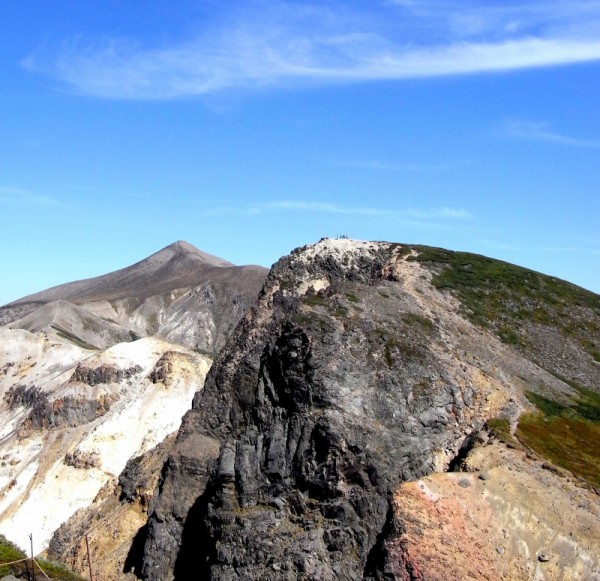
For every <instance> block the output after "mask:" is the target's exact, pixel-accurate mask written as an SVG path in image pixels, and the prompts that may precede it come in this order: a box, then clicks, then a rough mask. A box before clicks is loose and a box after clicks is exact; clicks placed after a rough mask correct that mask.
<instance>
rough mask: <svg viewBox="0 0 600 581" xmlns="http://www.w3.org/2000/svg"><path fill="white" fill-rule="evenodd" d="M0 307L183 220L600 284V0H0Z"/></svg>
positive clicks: (243, 236)
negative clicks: (480, 258)
mask: <svg viewBox="0 0 600 581" xmlns="http://www.w3.org/2000/svg"><path fill="white" fill-rule="evenodd" d="M0 22H1V23H2V35H1V36H0V43H1V50H0V75H1V78H0V107H1V111H2V115H1V117H0V215H1V216H2V227H1V228H0V244H1V247H2V249H3V252H2V256H3V260H2V266H3V274H2V278H1V279H0V280H1V284H0V304H3V303H6V302H8V301H10V300H14V299H17V298H19V297H21V296H24V295H26V294H29V293H32V292H35V291H38V290H42V289H44V288H47V287H49V286H52V285H55V284H59V283H62V282H67V281H70V280H76V279H81V278H86V277H91V276H96V275H100V274H104V273H105V272H109V271H111V270H115V269H117V268H121V267H124V266H127V265H129V264H132V263H133V262H135V261H137V260H140V259H142V258H144V257H146V256H148V255H149V254H151V253H153V252H155V251H156V250H158V249H160V248H162V247H163V246H166V245H167V244H170V243H171V242H174V241H176V240H180V239H183V240H187V241H188V242H191V243H192V244H194V245H196V246H198V247H199V248H201V249H203V250H205V251H207V252H210V253H213V254H217V255H219V256H222V257H223V258H226V259H228V260H231V261H233V262H235V263H239V264H245V263H255V264H263V265H265V266H269V265H270V264H271V263H273V262H274V261H276V260H277V259H278V258H279V257H280V256H281V255H283V254H287V253H288V252H289V251H290V250H292V249H293V248H294V247H296V246H300V245H303V244H306V243H310V242H314V241H316V240H318V239H319V238H320V237H322V236H331V237H334V236H336V235H338V234H346V235H349V236H350V237H352V238H358V239H373V240H390V241H396V242H409V243H421V244H429V245H434V246H442V247H446V248H450V249H454V250H466V251H471V252H477V253H481V254H485V255H488V256H493V257H496V258H501V259H503V260H508V261H510V262H514V263H517V264H521V265H524V266H527V267H529V268H533V269H535V270H540V271H542V272H546V273H548V274H552V275H555V276H559V277H561V278H565V279H567V280H570V281H572V282H575V283H576V284H579V285H582V286H584V287H586V288H589V289H591V290H594V291H595V292H600V268H598V265H599V264H600V227H599V226H600V218H599V216H600V106H599V103H600V0H597V1H595V0H590V1H585V0H582V1H578V0H574V1H569V2H566V1H565V2H563V1H556V0H547V1H544V2H529V3H524V2H519V3H511V2H507V1H503V2H496V1H487V2H483V1H478V2H475V1H473V2H466V1H463V2H453V1H446V2H441V1H440V2H438V1H436V0H431V1H429V0H425V1H419V0H381V1H377V0H372V1H369V2H365V1H362V2H358V1H346V2H337V1H333V0H331V1H323V0H321V1H316V2H303V1H294V2H283V1H281V2H277V1H272V0H262V1H251V0H250V1H246V2H236V1H232V2H226V3H225V2H217V1H198V2H191V1H169V2H167V1H166V0H165V1H154V2H146V3H142V2H137V1H129V0H102V1H92V0H77V1H75V0H65V1H64V2H55V1H54V0H35V1H33V0H28V1H24V2H4V3H3V5H2V7H0Z"/></svg>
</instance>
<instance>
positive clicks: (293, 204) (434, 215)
mask: <svg viewBox="0 0 600 581" xmlns="http://www.w3.org/2000/svg"><path fill="white" fill-rule="evenodd" d="M278 211H279V212H281V211H290V212H312V213H318V214H338V215H346V216H363V217H369V216H373V217H389V218H403V219H407V220H436V221H455V220H471V219H472V218H473V216H472V214H471V213H470V212H469V211H468V210H466V209H464V208H448V207H442V208H431V209H418V208H405V209H401V210H397V209H391V208H377V207H371V206H346V205H342V204H337V203H333V202H314V201H307V200H275V201H271V202H265V203H262V204H255V205H251V206H247V207H237V208H216V209H215V210H212V211H209V212H208V214H210V215H220V214H231V213H237V214H251V215H258V214H266V213H269V212H278Z"/></svg>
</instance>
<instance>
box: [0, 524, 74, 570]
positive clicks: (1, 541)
mask: <svg viewBox="0 0 600 581" xmlns="http://www.w3.org/2000/svg"><path fill="white" fill-rule="evenodd" d="M26 558H27V555H26V554H25V553H24V552H23V551H21V549H19V548H18V547H17V546H16V545H14V544H13V543H11V542H10V541H8V540H7V539H6V538H5V537H4V536H2V535H0V577H4V576H6V575H14V576H15V577H19V578H29V575H30V574H31V561H30V560H29V559H28V560H27V561H22V559H26ZM14 561H20V562H19V563H13V562H14ZM36 561H37V562H38V564H39V565H40V567H41V568H42V570H43V571H44V573H46V575H47V576H48V577H50V579H52V580H53V581H84V578H83V577H80V576H79V575H76V574H75V573H73V572H72V571H69V570H68V569H67V568H66V567H64V566H63V565H60V564H58V563H52V562H50V561H45V560H43V559H36ZM3 563H13V564H12V565H3ZM42 578H44V577H43V575H42V574H41V573H40V571H39V569H38V568H37V567H36V579H42Z"/></svg>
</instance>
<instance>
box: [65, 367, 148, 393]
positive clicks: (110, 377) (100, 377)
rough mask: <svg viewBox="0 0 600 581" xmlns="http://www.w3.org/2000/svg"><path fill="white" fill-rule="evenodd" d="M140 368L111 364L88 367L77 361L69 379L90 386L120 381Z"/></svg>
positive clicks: (137, 371) (131, 375)
mask: <svg viewBox="0 0 600 581" xmlns="http://www.w3.org/2000/svg"><path fill="white" fill-rule="evenodd" d="M141 370H142V368H141V367H140V366H139V365H136V366H134V367H130V368H128V369H121V368H119V367H115V366H113V365H101V366H100V367H95V368H89V367H86V366H85V365H82V364H81V363H78V364H77V367H76V368H75V371H74V372H73V375H72V376H71V379H70V380H69V381H70V382H72V383H75V382H81V383H85V384H86V385H89V386H92V387H93V386H94V385H100V384H109V383H121V381H123V380H124V379H129V378H130V377H133V376H134V375H136V374H137V373H139V372H140V371H141Z"/></svg>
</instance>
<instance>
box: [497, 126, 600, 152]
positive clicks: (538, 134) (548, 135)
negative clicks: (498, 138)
mask: <svg viewBox="0 0 600 581" xmlns="http://www.w3.org/2000/svg"><path fill="white" fill-rule="evenodd" d="M498 131H499V132H500V134H502V135H504V136H506V137H511V138H514V139H524V140H526V141H536V142H542V143H549V144H555V145H564V146H567V147H590V148H600V141H592V140H588V139H580V138H578V137H572V136H570V135H565V134H563V133H559V132H557V131H554V130H553V129H552V128H551V127H550V125H549V123H547V122H545V121H524V120H519V119H508V120H505V121H502V122H501V123H500V124H499V126H498Z"/></svg>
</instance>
